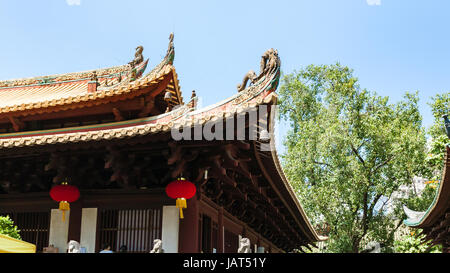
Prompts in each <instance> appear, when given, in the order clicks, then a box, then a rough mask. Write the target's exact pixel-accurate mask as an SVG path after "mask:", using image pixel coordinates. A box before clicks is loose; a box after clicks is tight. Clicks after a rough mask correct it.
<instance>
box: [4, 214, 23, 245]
mask: <svg viewBox="0 0 450 273" xmlns="http://www.w3.org/2000/svg"><path fill="white" fill-rule="evenodd" d="M19 232H20V231H19V230H18V229H17V226H14V222H13V221H12V220H11V218H9V215H7V216H0V234H3V235H8V236H9V237H12V238H15V239H18V240H21V237H20V235H19Z"/></svg>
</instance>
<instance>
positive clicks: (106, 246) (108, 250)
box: [100, 243, 113, 253]
mask: <svg viewBox="0 0 450 273" xmlns="http://www.w3.org/2000/svg"><path fill="white" fill-rule="evenodd" d="M100 253H113V251H112V250H111V246H110V245H109V244H108V243H104V244H103V248H102V250H101V251H100Z"/></svg>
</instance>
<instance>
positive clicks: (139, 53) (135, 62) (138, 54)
mask: <svg viewBox="0 0 450 273" xmlns="http://www.w3.org/2000/svg"><path fill="white" fill-rule="evenodd" d="M142 51H144V47H143V46H138V47H136V53H134V59H133V60H132V61H131V62H129V63H128V64H129V65H131V67H133V68H134V67H135V66H136V65H138V64H140V63H142V62H143V61H144V56H143V55H142Z"/></svg>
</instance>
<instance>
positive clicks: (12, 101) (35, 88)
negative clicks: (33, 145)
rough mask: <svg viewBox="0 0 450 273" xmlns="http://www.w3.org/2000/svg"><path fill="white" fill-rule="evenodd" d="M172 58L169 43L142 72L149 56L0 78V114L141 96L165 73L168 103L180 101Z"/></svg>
mask: <svg viewBox="0 0 450 273" xmlns="http://www.w3.org/2000/svg"><path fill="white" fill-rule="evenodd" d="M173 58H174V49H173V44H171V45H169V49H168V52H167V54H166V56H165V58H164V59H163V60H162V61H161V63H159V64H158V65H156V67H155V68H154V69H152V71H150V72H149V73H147V74H145V75H144V71H145V69H146V67H147V65H148V63H149V60H148V59H147V60H145V61H144V60H143V59H142V61H141V62H140V63H138V64H131V63H130V64H126V65H121V66H115V67H110V68H104V69H97V70H89V71H83V72H76V73H66V74H59V75H51V76H41V77H33V78H24V79H15V80H7V81H0V116H2V115H3V116H5V115H10V116H20V115H29V114H31V113H33V114H34V113H43V112H57V111H62V110H67V109H74V108H82V107H85V106H88V105H93V104H95V105H98V104H103V103H108V102H110V101H114V100H121V99H123V98H122V97H123V96H137V95H140V93H139V92H137V91H139V90H140V89H142V88H144V87H148V86H150V85H152V84H158V83H159V82H160V81H161V80H162V79H163V78H164V77H165V76H168V75H170V77H171V79H170V81H169V82H168V85H169V86H171V92H172V93H173V96H172V101H171V103H172V105H178V104H182V103H183V99H182V97H181V92H180V90H179V85H178V79H177V74H176V72H175V68H174V66H173V65H172V63H173ZM143 75H144V76H143ZM90 82H91V83H92V82H94V83H96V85H97V87H96V90H95V91H94V92H89V90H88V84H89V83H90Z"/></svg>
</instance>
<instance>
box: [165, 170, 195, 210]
mask: <svg viewBox="0 0 450 273" xmlns="http://www.w3.org/2000/svg"><path fill="white" fill-rule="evenodd" d="M196 190H197V189H196V188H195V185H194V183H192V182H189V181H187V180H185V179H184V178H180V179H178V180H176V181H173V182H171V183H169V185H167V187H166V193H167V196H169V197H170V198H173V199H177V201H176V206H177V208H179V209H180V218H181V219H183V218H184V217H183V209H184V208H187V204H186V199H190V198H192V197H194V195H195V192H196Z"/></svg>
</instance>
